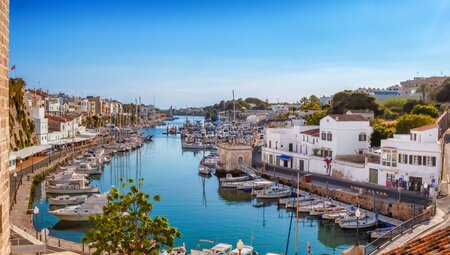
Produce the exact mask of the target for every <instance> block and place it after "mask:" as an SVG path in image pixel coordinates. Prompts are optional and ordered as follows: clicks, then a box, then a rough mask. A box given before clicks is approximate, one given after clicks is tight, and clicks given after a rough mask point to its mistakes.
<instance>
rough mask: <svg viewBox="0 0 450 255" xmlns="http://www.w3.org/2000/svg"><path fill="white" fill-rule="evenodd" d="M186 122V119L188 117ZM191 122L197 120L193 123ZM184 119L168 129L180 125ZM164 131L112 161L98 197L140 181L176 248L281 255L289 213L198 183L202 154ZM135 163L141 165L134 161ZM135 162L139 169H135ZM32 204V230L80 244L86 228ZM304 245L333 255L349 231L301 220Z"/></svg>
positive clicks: (346, 242) (40, 202)
mask: <svg viewBox="0 0 450 255" xmlns="http://www.w3.org/2000/svg"><path fill="white" fill-rule="evenodd" d="M190 118H192V117H190ZM196 119H200V118H198V117H196ZM183 121H184V117H180V119H179V120H175V121H174V122H172V123H171V125H173V124H176V125H181V124H182V122H183ZM165 130H166V127H157V128H154V129H148V130H146V132H148V133H151V134H153V135H154V138H153V141H152V142H150V143H147V144H145V145H144V147H142V148H141V149H140V150H138V151H133V152H131V153H129V154H126V155H117V156H115V157H114V159H113V161H112V162H111V164H109V165H107V166H106V167H105V170H104V173H103V175H102V176H101V177H100V176H99V177H98V179H97V180H94V181H93V182H92V184H93V185H97V186H99V187H100V189H101V190H102V191H106V190H108V189H109V188H110V187H111V186H112V185H116V186H117V184H118V183H119V179H120V177H124V178H135V177H136V176H142V177H143V178H144V187H143V189H144V191H145V192H147V193H150V194H152V195H153V194H160V195H161V197H162V200H161V202H159V203H157V204H156V205H155V206H154V211H153V214H154V215H160V216H165V217H167V218H168V219H169V222H170V224H171V225H172V226H175V227H178V229H179V230H180V231H181V233H182V237H181V239H179V240H177V244H178V245H179V244H181V243H183V242H184V243H186V246H187V248H188V250H189V249H191V248H196V246H197V243H198V240H199V239H209V240H213V241H216V242H226V243H230V244H232V245H233V246H236V242H237V241H238V240H239V239H242V240H243V241H244V243H246V244H250V243H251V244H252V245H253V246H254V247H255V250H256V251H258V252H259V253H260V254H265V253H267V252H277V253H285V247H286V242H287V237H288V231H289V224H290V215H291V214H290V212H286V211H285V210H284V209H280V210H278V209H277V205H276V204H273V205H270V206H268V207H263V208H255V207H253V206H252V204H253V203H254V202H255V201H252V198H251V196H250V193H244V192H237V191H235V190H220V189H219V188H218V180H217V178H216V177H215V176H213V177H210V178H203V177H200V176H199V175H198V174H197V166H198V162H199V161H200V160H201V158H202V153H199V152H194V151H183V150H182V149H181V140H180V138H179V136H177V137H175V136H169V137H167V136H165V135H162V132H163V131H165ZM139 157H140V158H141V160H140V161H139ZM138 162H140V163H138ZM35 204H36V205H37V206H38V207H39V208H40V211H41V213H40V214H39V215H38V216H37V219H36V224H37V227H38V229H39V230H40V229H42V228H49V229H50V235H52V236H56V237H60V238H64V239H68V240H72V241H80V239H81V238H82V237H83V235H84V231H86V230H87V229H88V228H89V227H90V226H78V225H79V224H78V223H77V224H72V225H70V224H66V223H61V222H58V219H57V218H56V217H54V216H53V215H50V214H48V213H46V212H47V210H48V204H47V203H46V201H45V199H42V198H40V194H39V193H38V194H37V197H36V200H35ZM307 242H310V244H311V247H312V251H313V254H339V253H340V252H341V251H342V250H344V249H346V248H348V247H349V246H350V245H351V244H353V243H354V242H355V232H354V231H343V230H341V229H340V228H339V227H337V226H335V224H334V223H333V222H329V221H320V220H317V218H314V217H309V216H306V215H301V218H300V220H299V254H306V247H307ZM294 248H295V218H294V220H293V224H292V230H291V239H290V245H289V254H294Z"/></svg>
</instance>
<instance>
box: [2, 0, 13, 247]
mask: <svg viewBox="0 0 450 255" xmlns="http://www.w3.org/2000/svg"><path fill="white" fill-rule="evenodd" d="M8 71H9V0H0V254H9V253H10V249H11V248H10V244H9V235H10V222H9V171H8V167H9V100H8V99H9V73H8Z"/></svg>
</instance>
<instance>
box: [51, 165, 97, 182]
mask: <svg viewBox="0 0 450 255" xmlns="http://www.w3.org/2000/svg"><path fill="white" fill-rule="evenodd" d="M74 170H75V168H72V169H70V170H66V171H64V172H62V173H59V174H51V175H49V176H46V177H45V179H46V180H47V182H48V183H49V185H56V184H69V183H71V182H73V181H78V180H86V182H89V181H88V180H87V175H86V174H77V173H75V171H74Z"/></svg>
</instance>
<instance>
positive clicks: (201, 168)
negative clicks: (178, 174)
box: [198, 164, 212, 175]
mask: <svg viewBox="0 0 450 255" xmlns="http://www.w3.org/2000/svg"><path fill="white" fill-rule="evenodd" d="M211 172H212V168H209V167H207V166H204V165H202V164H200V165H199V166H198V173H199V174H203V175H210V174H211Z"/></svg>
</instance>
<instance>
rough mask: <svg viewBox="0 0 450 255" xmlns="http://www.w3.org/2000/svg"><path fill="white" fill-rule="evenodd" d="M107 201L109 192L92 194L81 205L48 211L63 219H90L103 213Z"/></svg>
mask: <svg viewBox="0 0 450 255" xmlns="http://www.w3.org/2000/svg"><path fill="white" fill-rule="evenodd" d="M107 203H108V198H107V194H96V195H92V196H90V197H89V198H88V199H86V201H85V202H84V203H83V204H81V205H74V206H68V207H66V208H62V209H57V210H53V211H49V212H48V213H50V214H53V215H55V216H56V217H58V219H60V220H61V221H88V220H89V217H91V216H94V215H98V214H102V213H103V206H105V205H106V204H107Z"/></svg>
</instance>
